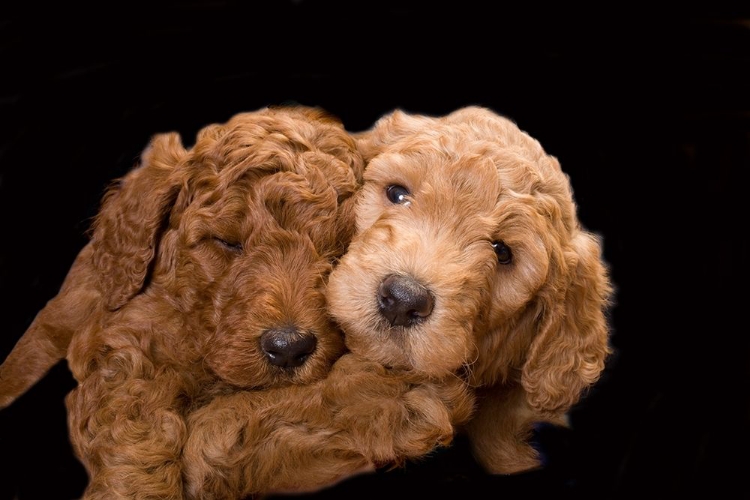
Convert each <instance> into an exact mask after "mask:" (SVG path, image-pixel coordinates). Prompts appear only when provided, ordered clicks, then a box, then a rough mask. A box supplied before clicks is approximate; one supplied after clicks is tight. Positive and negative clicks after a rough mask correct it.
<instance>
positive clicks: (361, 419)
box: [183, 107, 613, 499]
mask: <svg viewBox="0 0 750 500" xmlns="http://www.w3.org/2000/svg"><path fill="white" fill-rule="evenodd" d="M356 135H357V140H358V145H359V147H360V149H361V150H362V151H363V154H364V156H365V159H366V160H367V161H368V164H367V167H366V170H365V183H364V186H363V188H362V190H360V191H359V193H358V194H357V206H356V233H355V235H354V237H353V239H352V242H351V244H350V246H349V249H348V250H347V252H346V254H345V255H344V256H343V257H342V259H341V260H340V263H339V264H338V265H337V266H336V267H335V268H334V270H333V271H332V273H331V276H330V279H329V282H328V303H329V309H330V312H331V314H332V316H333V318H334V319H335V320H336V321H337V322H338V323H340V324H341V325H342V327H343V329H344V331H345V341H346V345H347V347H348V348H349V350H350V353H348V354H345V355H344V356H343V357H341V358H340V359H339V360H338V361H337V362H336V363H335V364H334V366H333V368H332V370H331V372H330V373H329V375H328V376H327V377H326V378H325V379H323V380H321V381H318V382H315V383H313V384H310V385H306V386H294V387H287V388H280V389H279V388H271V389H269V390H267V391H262V392H239V393H234V394H231V395H228V396H222V397H218V398H216V399H214V400H213V401H212V402H211V403H210V404H209V405H207V406H206V407H204V408H202V409H200V410H198V411H196V412H194V413H193V414H191V415H190V417H189V419H188V429H189V438H188V442H187V444H186V446H185V449H184V455H183V458H184V460H185V471H186V475H185V477H186V481H187V484H188V486H187V491H188V492H189V494H190V496H191V497H195V498H209V499H211V498H217V499H218V498H230V497H242V496H249V495H254V494H255V495H257V494H262V493H265V492H269V491H277V490H282V491H284V490H292V491H306V490H314V489H318V488H320V487H321V486H325V485H328V484H331V483H333V482H336V481H337V480H339V479H340V478H342V477H348V476H350V475H351V474H353V473H355V472H356V471H358V470H362V469H365V470H367V468H368V467H386V466H398V465H400V464H402V463H403V462H404V461H405V460H408V459H419V458H423V457H425V456H427V455H429V454H430V453H431V452H432V451H434V450H435V449H436V447H437V446H441V445H445V444H448V443H450V442H451V440H452V438H453V436H454V435H455V433H456V432H462V431H463V432H467V433H468V435H469V438H470V441H471V442H472V445H473V451H474V453H475V455H476V457H477V459H478V461H479V462H480V463H481V464H482V465H483V466H484V467H485V468H486V469H487V471H488V472H490V473H496V474H505V473H514V472H519V471H522V470H527V469H531V468H536V467H538V466H539V465H540V457H539V456H538V454H537V451H536V450H535V449H534V448H533V447H532V446H531V444H530V442H529V438H530V436H531V432H532V429H533V426H534V424H535V423H537V422H542V421H546V422H551V423H554V424H564V423H565V420H566V418H565V416H566V412H567V411H568V410H569V409H570V407H571V406H572V405H574V404H575V403H576V402H577V401H579V399H580V398H581V397H582V396H583V395H584V393H585V391H586V390H587V389H588V388H589V387H590V386H591V385H592V384H594V383H595V382H596V380H597V379H598V377H599V376H600V373H601V371H602V370H603V368H604V363H605V361H606V358H607V356H608V355H609V353H610V352H611V349H610V347H609V343H608V336H609V335H608V325H607V318H606V312H607V309H608V307H609V304H610V299H611V294H612V292H613V289H612V285H611V283H610V281H609V278H608V274H607V268H606V265H605V263H604V261H603V260H602V255H601V245H600V241H599V239H598V238H597V237H596V236H595V235H594V234H592V233H589V232H587V231H586V230H584V229H583V228H582V227H581V225H580V223H579V221H578V220H577V218H576V205H575V203H574V201H573V196H572V191H571V187H570V183H569V180H568V177H567V176H566V175H565V174H564V173H563V172H562V171H561V169H560V166H559V164H558V162H557V160H556V159H555V158H553V157H551V156H549V155H547V154H546V153H545V152H544V150H543V149H542V147H541V146H540V145H539V143H538V142H537V141H535V140H534V139H532V138H531V137H530V136H528V135H527V134H525V133H524V132H522V131H521V130H519V129H518V127H517V126H516V125H515V124H514V123H512V122H511V121H510V120H508V119H506V118H503V117H501V116H498V115H496V114H495V113H493V112H491V111H490V110H487V109H483V108H479V107H467V108H463V109H460V110H458V111H456V112H454V113H452V114H450V115H448V116H445V117H442V118H433V117H427V116H418V115H409V114H407V113H404V112H403V111H400V110H397V111H395V112H394V113H392V114H390V115H386V116H384V117H383V118H381V119H380V120H379V121H378V122H377V123H376V124H375V126H374V127H373V128H372V129H371V130H368V131H366V132H363V133H360V134H356ZM390 186H400V187H401V188H403V190H401V191H399V193H400V195H402V196H401V197H398V196H397V197H394V196H393V195H392V194H390V193H389V187H390ZM393 277H396V278H395V281H394V280H393ZM394 283H396V284H395V285H394ZM400 302H403V303H405V304H406V305H405V307H400V306H399V303H400ZM469 388H471V390H470V389H469ZM475 396H476V401H475V399H474V398H475ZM219 415H220V417H218V418H217V416H219Z"/></svg>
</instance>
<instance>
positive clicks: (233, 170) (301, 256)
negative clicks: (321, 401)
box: [0, 107, 363, 499]
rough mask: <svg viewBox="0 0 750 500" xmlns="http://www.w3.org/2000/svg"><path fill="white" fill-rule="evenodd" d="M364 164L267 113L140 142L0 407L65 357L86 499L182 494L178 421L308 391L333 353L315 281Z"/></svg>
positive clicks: (4, 387) (323, 131) (308, 124)
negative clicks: (275, 392) (245, 395)
mask: <svg viewBox="0 0 750 500" xmlns="http://www.w3.org/2000/svg"><path fill="white" fill-rule="evenodd" d="M362 170H363V161H362V158H361V156H360V155H359V153H358V152H357V151H356V149H355V143H354V141H353V140H352V138H351V137H350V136H349V135H348V134H347V133H346V132H345V131H344V129H343V126H342V125H341V124H340V123H339V122H338V121H337V120H336V119H334V118H333V117H331V116H329V115H328V114H326V113H325V112H323V111H322V110H319V109H315V108H305V107H288V108H267V109H263V110H258V111H256V112H250V113H241V114H238V115H236V116H234V117H232V118H231V119H230V120H229V121H228V122H226V123H225V124H216V125H210V126H208V127H205V128H204V129H202V130H201V131H200V132H199V134H198V137H197V140H196V142H195V145H194V146H193V147H192V148H190V149H185V147H183V145H182V144H181V142H180V138H179V137H178V135H177V134H174V133H169V134H161V135H157V136H155V137H154V138H153V140H152V142H151V144H150V146H149V147H148V148H147V149H146V151H145V152H144V154H143V156H142V160H141V165H140V166H137V167H136V168H134V169H133V170H132V171H131V172H129V173H128V174H127V175H125V176H124V177H123V178H122V179H120V180H119V181H118V182H116V183H115V184H114V185H113V186H112V187H111V189H109V190H108V191H107V193H106V195H105V197H104V199H103V202H102V206H101V209H100V211H99V213H98V214H97V216H96V218H95V221H94V224H93V230H92V233H91V240H90V243H89V244H88V245H87V246H86V247H85V248H84V249H83V250H82V251H81V253H80V254H79V256H78V257H77V259H76V261H75V263H74V264H73V266H72V268H71V270H70V272H69V274H68V275H67V277H66V280H65V282H64V284H63V286H62V288H61V290H60V292H59V294H58V295H57V296H56V297H54V298H53V299H52V300H51V301H50V302H49V303H48V304H47V305H46V307H45V308H44V309H43V310H42V311H40V313H39V314H38V315H37V317H36V318H35V320H34V322H33V323H32V324H31V326H30V327H29V329H28V330H27V331H26V332H25V334H24V335H23V337H22V338H21V339H20V340H19V342H18V343H17V345H16V347H15V348H14V350H13V351H12V352H11V353H10V355H9V356H8V358H7V359H6V360H5V362H4V363H3V365H2V367H0V405H2V406H7V405H8V404H10V403H11V402H12V401H13V400H14V399H15V398H16V397H17V396H18V395H20V394H21V393H23V392H24V391H25V390H26V389H27V388H28V387H29V386H31V385H32V384H33V383H34V382H36V381H37V380H38V379H40V378H41V377H42V376H43V375H44V373H45V372H46V371H47V370H48V369H49V368H50V367H51V366H52V365H53V364H54V363H56V362H57V361H59V360H60V359H62V358H63V357H65V356H67V361H68V364H69V366H70V368H71V370H72V372H73V375H74V377H75V378H76V380H77V381H78V386H77V388H75V389H74V390H73V391H72V392H71V393H70V394H69V395H68V397H67V399H66V404H67V406H68V412H69V427H70V436H71V440H72V443H73V446H74V449H75V451H76V453H77V455H78V457H79V458H80V459H81V461H82V462H83V463H84V465H85V466H86V469H87V471H88V473H89V479H90V482H89V485H88V487H87V489H86V492H85V496H84V497H85V498H87V499H93V498H106V499H114V498H128V499H136V498H137V499H144V498H160V499H171V498H174V499H177V498H183V486H182V485H183V481H182V470H181V469H182V468H181V462H180V456H181V453H182V447H183V444H184V441H185V438H186V423H185V417H186V415H187V414H188V413H189V412H190V411H192V410H193V409H196V408H199V407H201V406H203V405H205V403H207V402H208V401H210V400H212V399H213V398H214V397H216V396H217V395H222V394H227V393H231V392H233V391H236V390H237V389H238V388H242V389H254V390H257V389H264V388H268V387H278V386H285V385H290V384H305V383H310V382H312V381H314V380H317V379H320V378H321V377H323V376H324V375H325V374H326V373H327V372H328V371H329V369H330V367H331V364H332V363H333V361H334V360H335V359H336V358H338V357H339V356H340V355H341V354H342V353H343V352H344V342H343V339H342V335H341V332H340V331H339V330H338V329H337V328H336V326H335V325H334V324H333V323H332V322H331V320H330V319H329V317H328V316H327V314H326V304H325V296H324V292H325V285H326V281H327V278H328V275H329V273H330V271H331V269H332V266H333V265H334V263H335V262H336V260H337V259H338V258H339V257H340V256H341V254H342V253H343V251H344V250H345V248H346V245H347V243H348V241H349V239H350V237H351V233H352V230H353V222H352V207H353V200H354V198H353V194H354V193H355V191H356V190H357V189H358V188H359V186H360V185H361V181H362Z"/></svg>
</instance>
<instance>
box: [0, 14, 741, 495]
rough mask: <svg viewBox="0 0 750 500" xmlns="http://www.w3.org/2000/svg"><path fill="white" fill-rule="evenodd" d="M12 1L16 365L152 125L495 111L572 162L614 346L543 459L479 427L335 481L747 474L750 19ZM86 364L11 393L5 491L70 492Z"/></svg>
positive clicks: (694, 481) (658, 489) (619, 481)
mask: <svg viewBox="0 0 750 500" xmlns="http://www.w3.org/2000/svg"><path fill="white" fill-rule="evenodd" d="M480 5H484V4H479V3H475V2H472V1H459V2H396V1H393V2H391V1H380V2H372V1H364V2H356V1H352V2H322V1H313V0H297V1H277V2H239V1H233V0H225V1H201V0H195V1H191V2H176V1H175V2H165V3H158V2H145V1H138V0H134V1H129V2H120V1H113V2H80V1H74V2H57V3H54V4H53V5H47V6H40V5H37V4H36V3H34V2H14V3H12V4H10V5H8V4H7V3H6V5H5V6H3V7H0V13H1V15H0V74H1V75H2V76H1V77H0V127H1V128H0V168H1V171H0V175H1V177H0V234H1V235H2V236H1V241H2V244H1V245H0V288H2V290H0V292H2V297H4V298H3V299H2V300H0V308H1V309H2V311H1V314H0V318H2V323H1V324H2V327H0V359H3V358H4V357H5V355H6V354H7V353H8V352H9V351H10V349H11V348H12V346H13V344H14V343H15V341H16V340H17V339H18V338H19V337H20V336H21V334H22V333H23V332H24V330H25V328H26V327H27V326H28V325H29V323H30V322H31V321H32V319H33V317H34V315H35V314H36V312H37V311H38V310H39V309H41V308H42V307H43V306H44V304H45V302H46V301H47V300H49V299H50V298H51V297H52V296H54V295H55V294H56V292H57V290H58V287H59V286H60V284H61V282H62V280H63V277H64V276H65V274H66V273H67V270H68V268H69V266H70V264H71V263H72V261H73V259H74V257H75V255H76V254H77V252H78V250H80V248H81V247H82V246H83V245H84V244H85V241H86V240H85V238H84V231H85V230H86V228H87V227H88V224H89V220H90V217H91V216H93V215H94V213H95V211H96V209H97V207H98V203H99V199H100V196H101V194H102V192H103V189H104V187H105V186H106V184H107V182H108V181H109V180H111V179H113V178H114V177H117V176H120V175H122V174H124V173H125V172H126V171H127V170H128V169H129V168H130V167H131V166H132V165H133V163H134V160H135V159H136V158H137V156H138V154H139V153H140V151H141V149H142V148H143V147H144V146H145V145H146V143H147V142H148V139H149V137H150V136H151V135H152V134H154V133H157V132H164V131H171V130H176V131H179V132H180V133H181V134H182V135H183V137H184V138H185V141H186V143H190V141H191V140H192V138H193V137H194V134H195V132H196V131H197V130H198V129H199V128H201V127H202V126H204V125H207V124H209V123H214V122H223V121H225V120H227V119H228V118H229V117H230V116H232V115H233V114H235V113H237V112H240V111H250V110H255V109H258V108H260V107H263V106H266V105H270V104H279V103H285V102H299V103H303V104H309V105H318V106H322V107H324V108H327V109H328V110H329V111H331V112H333V113H334V114H336V115H338V116H339V117H340V118H341V119H342V120H343V121H344V123H345V124H346V126H347V128H348V129H350V130H352V131H358V130H363V129H365V128H368V127H369V126H370V125H372V123H373V122H374V121H375V120H376V119H377V118H378V117H379V116H380V115H382V114H384V113H386V112H389V111H391V110H393V109H394V108H397V107H399V108H403V109H405V110H407V111H410V112H418V113H427V114H444V113H447V112H450V111H452V110H454V109H456V108H458V107H460V106H464V105H470V104H479V105H483V106H487V107H490V108H492V109H494V110H495V111H497V112H499V113H502V114H505V115H507V116H509V117H510V118H512V119H514V120H515V121H516V122H517V123H518V124H519V126H520V127H521V128H522V129H524V130H526V131H527V132H529V133H530V134H531V135H533V136H534V137H536V138H537V139H539V140H540V141H541V143H542V144H543V145H544V146H545V148H546V149H547V151H548V152H549V153H551V154H553V155H555V156H557V157H558V158H559V160H560V161H561V164H562V166H563V169H564V170H566V171H567V172H568V173H569V174H570V176H571V179H572V183H573V187H574V190H575V196H576V199H577V201H578V204H579V207H580V214H579V215H580V218H581V220H582V222H583V224H584V225H585V226H586V227H587V228H589V229H590V230H592V231H595V232H597V233H600V234H601V235H602V236H603V238H604V245H605V257H606V259H607V260H608V262H609V263H610V265H611V269H612V276H613V279H614V282H615V284H616V286H617V288H618V294H617V304H616V307H615V308H614V309H613V312H612V326H613V338H612V344H613V346H614V347H615V349H616V352H617V354H616V355H615V356H614V357H613V358H612V361H611V363H610V366H609V367H608V369H607V371H606V373H605V375H604V377H603V378H602V380H601V382H600V383H599V384H598V385H597V386H596V388H595V390H594V391H593V392H592V393H591V395H590V396H589V397H588V398H587V399H586V400H584V401H583V402H582V403H581V404H580V405H578V406H577V407H576V408H575V410H574V411H573V412H572V423H573V427H572V429H571V430H570V431H566V432H563V431H560V430H549V429H548V430H543V431H542V432H540V434H539V436H538V439H539V441H540V442H541V443H542V445H543V446H544V447H546V449H547V450H548V455H549V465H548V468H547V469H545V470H543V471H537V472H533V473H528V474H521V475H518V476H514V477H487V476H484V475H482V474H481V473H480V472H479V471H478V469H477V467H476V465H475V464H474V463H473V462H472V461H471V459H470V458H469V455H468V453H467V451H466V449H465V443H463V442H462V441H461V440H459V441H458V442H457V443H456V445H455V446H454V447H453V448H451V449H449V450H446V451H445V452H442V453H439V454H437V455H436V456H434V457H431V458H429V459H427V460H425V461H423V462H421V463H418V464H409V465H408V466H407V467H406V469H404V470H401V471H392V472H388V473H379V474H374V475H368V476H363V477H357V478H354V479H351V480H349V481H346V482H345V483H343V484H341V485H339V486H338V487H336V488H332V489H331V490H327V491H324V492H321V493H320V494H319V495H317V496H316V497H319V498H334V497H337V496H340V497H347V498H349V497H352V496H354V497H357V496H364V495H366V494H375V495H384V496H387V497H394V498H411V497H414V496H415V495H421V494H425V493H452V494H455V495H456V496H458V497H459V498H484V497H486V498H510V497H515V496H522V497H524V498H529V497H532V498H534V497H540V496H544V497H557V498H560V497H566V498H584V497H588V498H595V499H610V498H611V499H615V498H617V499H620V498H622V499H625V498H640V497H643V496H648V497H650V498H679V497H680V496H681V495H687V494H693V495H711V498H721V497H722V495H721V494H722V493H727V492H729V491H732V490H733V488H734V487H738V488H739V491H740V492H742V491H744V490H745V489H746V488H744V484H743V483H744V482H743V481H742V479H743V477H744V476H745V475H746V474H747V468H748V467H747V466H748V465H750V464H749V463H748V459H747V453H748V445H750V432H749V428H750V426H749V425H748V421H749V418H748V417H749V415H750V412H749V411H748V410H749V405H748V402H749V401H748V396H749V395H750V391H749V390H748V389H749V388H750V383H749V381H750V373H749V371H750V370H749V369H748V368H749V363H748V360H749V357H748V354H750V348H749V344H750V341H749V340H748V337H749V335H748V330H747V326H746V325H745V324H744V322H743V319H742V318H745V317H746V316H747V313H746V308H747V300H746V299H747V295H748V294H747V270H748V265H747V258H748V237H747V232H748V227H749V226H748V223H747V210H746V208H745V207H746V203H747V198H748V195H747V188H746V184H745V183H744V180H746V179H747V175H746V174H747V171H748V167H750V161H748V160H750V139H749V138H750V135H749V133H750V98H749V97H748V95H749V94H748V89H750V86H749V84H750V78H748V64H750V13H749V12H748V11H740V10H737V9H736V8H735V9H722V8H720V7H718V6H717V5H718V4H716V3H712V4H711V6H712V7H711V8H703V7H691V8H682V9H681V10H670V11H667V10H655V9H654V8H653V7H651V8H648V9H638V8H635V7H634V8H632V9H631V10H614V9H613V10H611V11H604V10H601V9H593V10H591V9H587V10H584V9H575V8H574V9H573V10H570V7H556V8H549V7H546V8H538V7H537V6H529V7H528V8H523V9H521V8H518V7H516V8H513V9H509V8H508V7H507V5H506V4H503V3H500V2H497V3H495V2H488V3H487V6H480ZM72 387H73V380H72V378H71V377H70V374H69V372H68V371H67V367H66V366H65V364H64V363H61V364H60V365H58V366H56V367H55V368H54V369H53V370H52V372H51V373H50V374H49V376H48V377H46V378H45V379H44V380H43V381H42V382H41V383H39V384H38V385H37V386H35V387H34V388H33V389H32V390H31V391H30V392H28V393H27V394H26V395H24V396H23V397H22V398H21V399H20V400H18V401H17V402H16V403H15V404H14V405H13V406H11V407H10V408H8V409H6V410H3V411H0V455H1V458H2V464H3V465H2V466H0V478H1V479H0V497H2V499H12V498H15V499H18V500H28V499H46V500H58V499H60V500H65V499H72V498H76V497H77V496H78V495H80V494H81V492H82V489H83V485H84V483H85V474H84V472H83V469H82V467H81V466H80V464H79V463H78V462H77V461H76V460H75V458H74V457H73V455H72V453H71V450H70V447H69V444H68V441H67V437H66V424H65V418H66V417H65V411H64V405H63V397H64V395H65V393H66V392H67V391H68V390H70V389H71V388H72Z"/></svg>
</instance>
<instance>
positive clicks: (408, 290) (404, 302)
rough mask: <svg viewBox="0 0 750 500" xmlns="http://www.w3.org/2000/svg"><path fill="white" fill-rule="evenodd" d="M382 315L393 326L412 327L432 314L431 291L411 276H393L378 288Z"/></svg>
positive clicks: (432, 300) (379, 306)
mask: <svg viewBox="0 0 750 500" xmlns="http://www.w3.org/2000/svg"><path fill="white" fill-rule="evenodd" d="M377 293H378V296H377V299H378V308H379V311H380V314H381V315H382V316H383V317H384V318H385V319H386V320H388V322H389V323H390V324H391V326H403V327H407V328H408V327H411V326H414V325H416V324H418V323H421V322H422V321H424V320H425V319H426V318H427V317H429V316H430V314H432V308H433V306H434V305H435V301H434V299H433V298H432V294H431V293H430V291H429V290H428V289H427V288H426V287H425V286H424V285H422V284H421V283H419V282H418V281H417V280H415V279H414V278H412V277H410V276H404V275H397V274H391V275H389V276H387V277H386V278H385V279H384V280H383V281H382V282H381V283H380V286H379V287H378V292H377Z"/></svg>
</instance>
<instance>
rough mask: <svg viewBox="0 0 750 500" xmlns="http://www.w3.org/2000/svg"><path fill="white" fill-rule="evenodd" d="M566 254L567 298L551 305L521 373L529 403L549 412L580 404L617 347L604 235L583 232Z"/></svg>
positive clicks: (573, 240) (547, 308) (565, 291)
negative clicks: (613, 346) (610, 315)
mask: <svg viewBox="0 0 750 500" xmlns="http://www.w3.org/2000/svg"><path fill="white" fill-rule="evenodd" d="M564 258H565V260H566V267H567V269H568V271H567V272H568V273H569V276H568V277H567V278H568V280H569V283H568V287H567V289H565V290H564V291H563V292H562V293H563V299H562V301H561V303H558V304H547V305H545V307H544V313H543V315H544V317H543V319H542V326H541V329H540V331H539V332H538V333H537V335H536V337H535V338H534V340H533V341H532V344H531V346H530V349H529V354H528V357H527V360H526V362H525V364H524V367H523V373H522V378H521V382H522V384H523V387H524V389H525V390H526V392H527V394H528V402H529V404H530V405H531V406H532V407H533V408H535V409H536V410H538V411H540V412H543V413H547V412H550V413H558V412H560V411H567V409H568V408H569V407H570V406H571V405H573V404H575V403H576V402H577V401H578V400H579V398H580V397H581V395H582V392H583V391H584V390H585V389H586V388H588V387H589V386H590V385H592V384H593V383H594V382H596V381H597V380H598V378H599V376H600V374H601V372H602V370H603V369H604V363H605V361H606V358H607V356H608V355H609V353H610V352H611V349H610V346H609V341H608V339H609V328H608V324H607V318H606V313H607V309H608V307H609V300H610V296H611V293H612V287H611V284H610V282H609V278H608V275H607V270H606V266H605V264H604V262H603V261H602V257H601V246H600V243H599V241H598V239H597V238H596V237H595V236H594V235H592V234H590V233H586V232H579V233H578V234H577V235H576V236H574V237H573V239H572V242H571V247H570V248H569V249H568V250H567V251H566V252H565V257H564ZM562 272H563V273H565V271H562Z"/></svg>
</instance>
